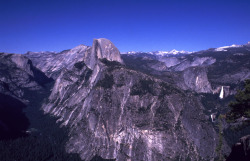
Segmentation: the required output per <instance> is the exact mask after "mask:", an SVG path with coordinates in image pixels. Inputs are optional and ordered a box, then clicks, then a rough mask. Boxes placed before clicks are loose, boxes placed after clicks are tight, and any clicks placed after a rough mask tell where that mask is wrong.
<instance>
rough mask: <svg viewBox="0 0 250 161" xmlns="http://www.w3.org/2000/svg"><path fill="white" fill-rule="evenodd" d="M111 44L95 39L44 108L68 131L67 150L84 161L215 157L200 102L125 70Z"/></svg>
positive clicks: (213, 133)
mask: <svg viewBox="0 0 250 161" xmlns="http://www.w3.org/2000/svg"><path fill="white" fill-rule="evenodd" d="M106 46H107V47H106ZM113 46H114V45H113V44H112V43H111V42H110V41H109V40H106V39H101V41H100V40H99V39H98V40H94V42H93V47H92V48H90V49H89V50H88V52H86V53H85V54H86V55H85V56H84V61H81V62H78V63H76V64H75V65H74V67H73V68H72V69H64V70H63V71H62V72H61V74H60V76H59V77H58V78H57V80H56V83H55V86H54V88H53V91H52V93H51V95H50V97H49V100H48V101H47V103H45V104H44V105H43V109H44V111H45V112H46V113H50V114H52V115H54V116H56V117H58V118H59V120H60V121H62V122H63V125H66V126H68V127H70V129H71V132H70V139H69V141H68V143H67V145H66V149H67V151H68V152H76V153H79V154H80V156H81V158H82V159H84V160H91V158H93V157H94V156H96V155H98V156H101V157H102V158H105V159H117V160H127V159H128V160H173V159H188V158H189V159H192V160H198V159H208V160H209V159H212V158H214V157H215V156H216V152H215V147H216V142H217V134H216V131H215V130H214V128H213V126H212V124H211V123H210V122H207V121H206V117H205V115H204V113H203V110H202V109H203V108H204V107H203V105H202V104H201V103H199V100H198V99H197V98H196V97H194V96H193V94H192V93H188V94H187V93H185V92H184V91H182V90H181V89H179V88H178V87H177V86H174V85H170V84H168V83H166V82H164V81H162V80H160V79H156V78H154V77H152V76H149V75H147V74H143V73H141V72H138V71H135V70H131V69H129V68H127V67H126V66H124V65H123V61H122V59H121V57H120V53H119V51H118V50H116V48H114V47H113ZM112 48H113V49H112ZM169 145H172V146H169Z"/></svg>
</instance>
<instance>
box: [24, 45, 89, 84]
mask: <svg viewBox="0 0 250 161" xmlns="http://www.w3.org/2000/svg"><path fill="white" fill-rule="evenodd" d="M89 48H90V47H88V46H85V45H79V46H77V47H75V48H73V49H71V50H64V51H62V52H59V53H56V52H28V53H26V54H24V55H25V56H26V57H28V58H29V59H30V60H32V62H33V63H34V65H35V66H36V67H37V68H38V69H40V70H41V71H43V72H44V73H45V74H46V76H48V77H50V78H53V79H54V80H55V79H56V78H57V77H58V76H59V75H60V72H61V71H62V70H63V69H64V68H67V69H70V68H72V67H73V66H74V64H75V63H76V62H78V61H81V60H83V57H84V55H85V52H86V51H87V50H88V49H89Z"/></svg>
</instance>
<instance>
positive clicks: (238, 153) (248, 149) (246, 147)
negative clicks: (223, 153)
mask: <svg viewBox="0 0 250 161" xmlns="http://www.w3.org/2000/svg"><path fill="white" fill-rule="evenodd" d="M235 160H241V161H249V160H250V135H247V136H244V137H242V138H241V139H240V140H239V142H238V143H236V144H235V145H234V146H233V148H232V152H231V154H230V155H229V157H228V158H227V161H235Z"/></svg>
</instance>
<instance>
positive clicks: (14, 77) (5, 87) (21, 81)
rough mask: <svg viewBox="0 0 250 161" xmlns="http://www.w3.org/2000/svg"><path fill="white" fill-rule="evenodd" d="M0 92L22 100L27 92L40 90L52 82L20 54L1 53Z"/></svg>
mask: <svg viewBox="0 0 250 161" xmlns="http://www.w3.org/2000/svg"><path fill="white" fill-rule="evenodd" d="M0 73H1V75H0V92H1V93H2V94H7V95H10V96H12V97H14V98H17V99H22V96H23V95H24V91H25V90H39V89H41V88H42V86H43V84H44V83H47V82H49V81H51V80H50V79H49V78H47V77H46V76H45V75H44V73H42V72H41V71H39V70H38V69H37V68H35V67H34V66H33V65H32V62H31V61H30V60H29V59H28V58H26V57H25V56H23V55H20V54H7V53H0Z"/></svg>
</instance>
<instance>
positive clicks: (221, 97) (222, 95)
mask: <svg viewBox="0 0 250 161" xmlns="http://www.w3.org/2000/svg"><path fill="white" fill-rule="evenodd" d="M219 97H220V99H223V97H224V91H223V86H222V87H221V91H220V96H219Z"/></svg>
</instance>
